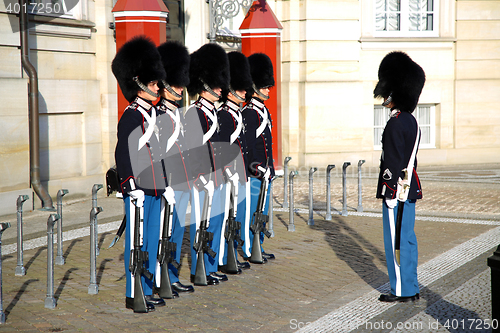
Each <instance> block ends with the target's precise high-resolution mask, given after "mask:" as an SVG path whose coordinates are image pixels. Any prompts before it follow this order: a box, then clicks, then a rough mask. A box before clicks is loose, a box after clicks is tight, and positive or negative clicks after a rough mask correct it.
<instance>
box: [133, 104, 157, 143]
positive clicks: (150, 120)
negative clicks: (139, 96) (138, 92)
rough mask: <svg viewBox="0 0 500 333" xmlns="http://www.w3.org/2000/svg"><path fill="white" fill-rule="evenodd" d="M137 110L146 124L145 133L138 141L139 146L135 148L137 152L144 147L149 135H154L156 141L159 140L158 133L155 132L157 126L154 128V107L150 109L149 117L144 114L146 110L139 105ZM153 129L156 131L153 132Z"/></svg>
mask: <svg viewBox="0 0 500 333" xmlns="http://www.w3.org/2000/svg"><path fill="white" fill-rule="evenodd" d="M137 109H138V110H139V112H140V113H141V114H142V116H143V117H144V119H146V122H147V124H148V126H147V128H146V131H145V132H144V134H143V135H142V136H141V137H140V139H139V146H138V147H137V150H141V148H142V147H144V145H145V144H146V143H147V142H148V141H149V139H150V138H151V135H153V133H155V134H156V139H157V140H159V139H160V138H159V133H158V132H157V131H158V126H156V110H155V108H154V107H152V108H151V116H150V115H149V114H148V113H147V112H146V110H144V108H143V107H142V105H140V104H139V107H138V108H137ZM155 129H156V131H155Z"/></svg>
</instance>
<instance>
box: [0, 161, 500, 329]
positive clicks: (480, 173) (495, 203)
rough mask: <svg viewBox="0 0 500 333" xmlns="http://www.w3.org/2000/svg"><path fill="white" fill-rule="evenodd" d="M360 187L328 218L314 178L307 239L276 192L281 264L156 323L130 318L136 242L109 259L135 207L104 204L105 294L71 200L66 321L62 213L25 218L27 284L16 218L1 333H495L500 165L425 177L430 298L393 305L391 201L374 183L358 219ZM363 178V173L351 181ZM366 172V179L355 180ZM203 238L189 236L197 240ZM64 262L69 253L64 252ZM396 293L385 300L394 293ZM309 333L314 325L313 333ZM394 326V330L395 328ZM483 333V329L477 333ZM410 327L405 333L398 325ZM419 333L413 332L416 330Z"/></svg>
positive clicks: (301, 221) (422, 222) (83, 222)
mask: <svg viewBox="0 0 500 333" xmlns="http://www.w3.org/2000/svg"><path fill="white" fill-rule="evenodd" d="M350 168H352V171H351V173H350V174H348V177H347V189H348V196H347V205H348V207H349V209H348V212H349V214H348V216H341V215H339V214H338V211H340V210H341V208H342V203H341V202H340V201H339V199H341V198H342V183H341V179H342V176H341V173H339V174H335V173H333V174H332V206H333V207H334V208H335V209H336V211H337V214H333V218H332V220H331V221H326V220H325V218H324V216H325V215H324V209H325V207H326V204H325V200H324V198H325V193H324V189H325V187H324V182H323V184H321V182H320V179H321V178H323V179H324V176H325V173H324V170H323V171H322V170H321V169H320V170H319V171H318V172H316V173H315V174H314V177H315V178H314V186H315V190H314V198H315V200H314V209H315V215H314V225H307V221H308V211H307V207H308V198H307V194H308V176H307V170H306V171H305V172H300V174H299V176H298V177H297V179H296V180H295V184H294V185H295V191H294V195H295V206H296V208H298V210H297V211H296V213H295V214H294V225H295V228H296V230H295V232H288V231H287V227H288V225H289V224H290V221H289V213H288V211H287V210H286V211H285V210H283V209H281V208H280V206H279V204H280V203H282V201H283V199H282V194H283V183H282V181H283V180H282V179H278V180H277V181H276V183H275V185H274V195H275V208H276V210H275V212H274V215H273V230H274V237H272V238H270V239H267V240H266V241H265V243H264V246H265V249H266V251H267V252H271V253H274V254H275V255H276V257H277V258H276V259H275V260H273V261H272V262H269V263H267V264H265V265H252V269H250V270H247V271H244V272H243V274H241V275H238V276H230V277H229V281H227V282H224V283H221V284H220V285H219V286H207V287H196V291H195V293H193V294H189V295H181V297H180V298H178V299H174V300H168V301H167V305H166V306H165V307H163V308H158V309H157V310H156V311H155V312H152V313H149V314H134V313H133V312H132V311H130V310H127V309H125V306H124V290H125V278H124V262H123V241H120V242H119V243H118V244H117V245H116V246H115V247H113V248H111V249H109V250H108V249H107V246H108V245H109V244H110V242H111V240H112V238H113V237H114V233H115V230H116V228H117V227H118V225H119V223H120V220H121V216H122V209H123V207H122V204H121V202H120V201H119V200H117V199H115V198H106V197H105V196H104V195H103V194H102V193H101V194H100V196H99V197H98V205H99V206H102V207H103V209H104V210H103V212H102V213H101V214H100V215H98V220H99V231H100V234H99V244H100V248H101V250H100V254H99V256H98V257H97V283H98V286H99V293H98V294H97V295H89V294H88V286H89V283H90V274H89V270H90V268H89V248H90V243H89V237H88V235H89V229H88V220H89V212H90V208H91V206H90V198H71V196H70V195H68V198H67V199H65V200H64V201H63V221H64V236H65V239H67V240H66V241H65V242H64V243H63V249H64V258H65V260H66V263H65V264H64V265H61V266H59V265H55V271H54V297H55V299H56V300H57V306H56V308H55V309H46V308H45V307H44V303H45V298H46V294H47V246H46V245H47V241H46V235H47V234H46V222H47V218H48V216H49V213H48V212H40V211H34V212H29V211H28V209H26V210H27V211H26V212H25V214H24V216H23V222H24V232H25V251H24V267H25V269H26V272H27V273H26V275H25V276H15V274H14V272H15V268H16V264H17V257H16V244H15V242H16V216H2V217H0V222H10V223H11V224H12V227H11V228H9V229H7V231H6V232H4V235H3V238H2V241H3V246H2V254H3V257H2V273H3V284H2V285H3V310H4V313H5V315H6V322H5V323H4V324H2V325H0V332H4V331H5V332H14V331H23V332H118V331H122V332H138V331H140V332H156V331H168V332H211V331H214V332H215V331H222V332H251V331H262V332H294V331H297V330H299V329H302V331H310V332H316V331H318V332H320V331H323V332H348V331H354V332H369V331H371V332H447V331H451V332H479V331H481V332H488V331H491V330H489V329H487V327H486V325H485V323H486V322H487V319H491V307H490V304H491V299H490V297H491V296H490V285H489V283H490V273H489V267H488V266H487V264H486V259H487V258H488V257H489V256H491V255H492V253H493V252H494V250H495V249H496V247H497V246H498V244H499V243H500V207H499V206H500V205H499V199H500V186H499V185H500V165H484V166H477V165H472V166H462V167H457V168H421V169H420V176H421V179H422V184H423V189H424V200H421V201H420V202H419V203H418V204H417V210H418V211H417V219H418V221H417V223H416V228H415V229H416V233H417V237H418V240H419V280H420V283H421V284H422V289H421V299H420V300H419V301H418V302H415V303H412V304H397V305H391V306H385V305H384V304H380V302H378V301H377V300H376V299H377V297H378V295H379V293H380V292H381V291H384V290H385V289H386V288H387V282H388V277H387V272H386V268H385V255H384V249H383V240H382V227H381V218H380V217H379V215H378V212H379V210H380V201H377V200H375V199H373V196H374V193H375V183H376V179H375V177H376V175H375V171H373V170H369V169H368V168H367V169H366V171H365V170H364V171H363V202H362V204H363V210H364V212H363V213H360V212H356V208H357V167H356V166H354V167H350ZM348 170H349V168H348ZM352 172H354V174H353V173H352ZM188 237H189V235H188V234H186V235H185V239H188ZM188 243H189V242H186V241H185V242H184V246H183V251H182V264H183V265H182V268H181V270H180V276H181V282H183V283H187V282H188V281H189V258H188V257H189V256H188V255H187V253H188V251H189V249H188V245H187V244H188ZM54 251H56V246H54ZM384 288H385V289H384ZM306 323H311V324H310V325H309V326H306ZM388 323H390V324H388ZM471 324H475V325H472V326H471ZM398 325H399V326H398ZM405 325H406V326H405Z"/></svg>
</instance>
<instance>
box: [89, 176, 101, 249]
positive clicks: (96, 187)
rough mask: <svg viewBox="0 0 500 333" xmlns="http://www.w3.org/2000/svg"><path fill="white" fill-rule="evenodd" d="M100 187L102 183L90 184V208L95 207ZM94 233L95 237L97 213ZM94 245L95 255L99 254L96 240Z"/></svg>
mask: <svg viewBox="0 0 500 333" xmlns="http://www.w3.org/2000/svg"><path fill="white" fill-rule="evenodd" d="M102 187H103V186H102V184H94V186H92V208H97V191H99V190H100V189H101V188H102ZM90 223H91V224H92V220H91V221H90ZM94 233H95V239H97V214H96V217H95V228H94ZM95 246H96V249H95V253H96V256H98V255H99V248H98V246H99V244H97V242H96V243H95Z"/></svg>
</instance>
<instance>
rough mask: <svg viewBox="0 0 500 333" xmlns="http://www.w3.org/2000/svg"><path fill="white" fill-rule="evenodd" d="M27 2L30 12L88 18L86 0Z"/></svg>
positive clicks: (80, 18)
mask: <svg viewBox="0 0 500 333" xmlns="http://www.w3.org/2000/svg"><path fill="white" fill-rule="evenodd" d="M27 4H28V9H27V11H28V14H37V15H43V16H50V17H61V18H69V19H76V20H86V19H87V6H86V5H87V1H86V0H28V1H27Z"/></svg>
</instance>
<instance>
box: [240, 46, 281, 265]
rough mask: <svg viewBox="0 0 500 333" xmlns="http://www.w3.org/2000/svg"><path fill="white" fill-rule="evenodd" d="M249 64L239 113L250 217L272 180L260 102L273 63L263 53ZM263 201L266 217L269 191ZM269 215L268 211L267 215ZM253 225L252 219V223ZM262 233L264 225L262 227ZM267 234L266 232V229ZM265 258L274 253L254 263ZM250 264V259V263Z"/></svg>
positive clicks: (267, 127)
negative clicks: (246, 95)
mask: <svg viewBox="0 0 500 333" xmlns="http://www.w3.org/2000/svg"><path fill="white" fill-rule="evenodd" d="M248 61H249V63H250V73H251V75H252V81H253V90H251V93H250V94H251V100H250V102H249V103H248V104H247V105H246V106H245V108H244V109H243V111H242V114H243V122H244V124H245V128H246V131H247V135H246V138H247V146H248V165H249V168H248V173H249V176H250V177H251V178H250V199H251V203H250V216H253V215H254V214H255V212H256V211H257V209H260V207H257V204H258V201H259V194H260V192H261V191H260V189H261V184H262V182H264V181H266V179H265V177H269V179H272V178H273V177H274V160H273V151H272V143H273V138H272V133H271V128H272V120H271V114H270V112H269V110H268V109H267V108H266V106H265V105H264V101H266V100H268V99H269V88H271V87H273V86H274V73H273V63H272V62H271V59H270V58H269V57H268V56H267V55H266V54H264V53H254V54H252V55H251V56H249V57H248ZM265 192H266V193H267V195H266V197H265V198H263V199H264V207H262V213H263V214H264V215H267V211H268V206H269V192H268V191H267V189H266V191H265ZM271 213H272V212H271ZM253 222H254V223H255V222H256V221H255V219H254V221H253ZM264 230H266V229H265V226H264ZM266 231H267V230H266ZM258 234H259V237H260V243H261V244H262V242H263V241H264V233H263V232H258ZM253 238H254V234H253V233H252V232H251V233H250V239H249V241H248V242H246V241H245V244H244V245H243V246H244V251H243V252H244V254H245V256H247V258H251V254H252V247H253ZM268 259H274V254H270V253H266V252H264V250H263V249H262V260H257V261H255V263H259V264H262V263H266V262H267V260H268ZM250 262H252V260H251V261H250Z"/></svg>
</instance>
